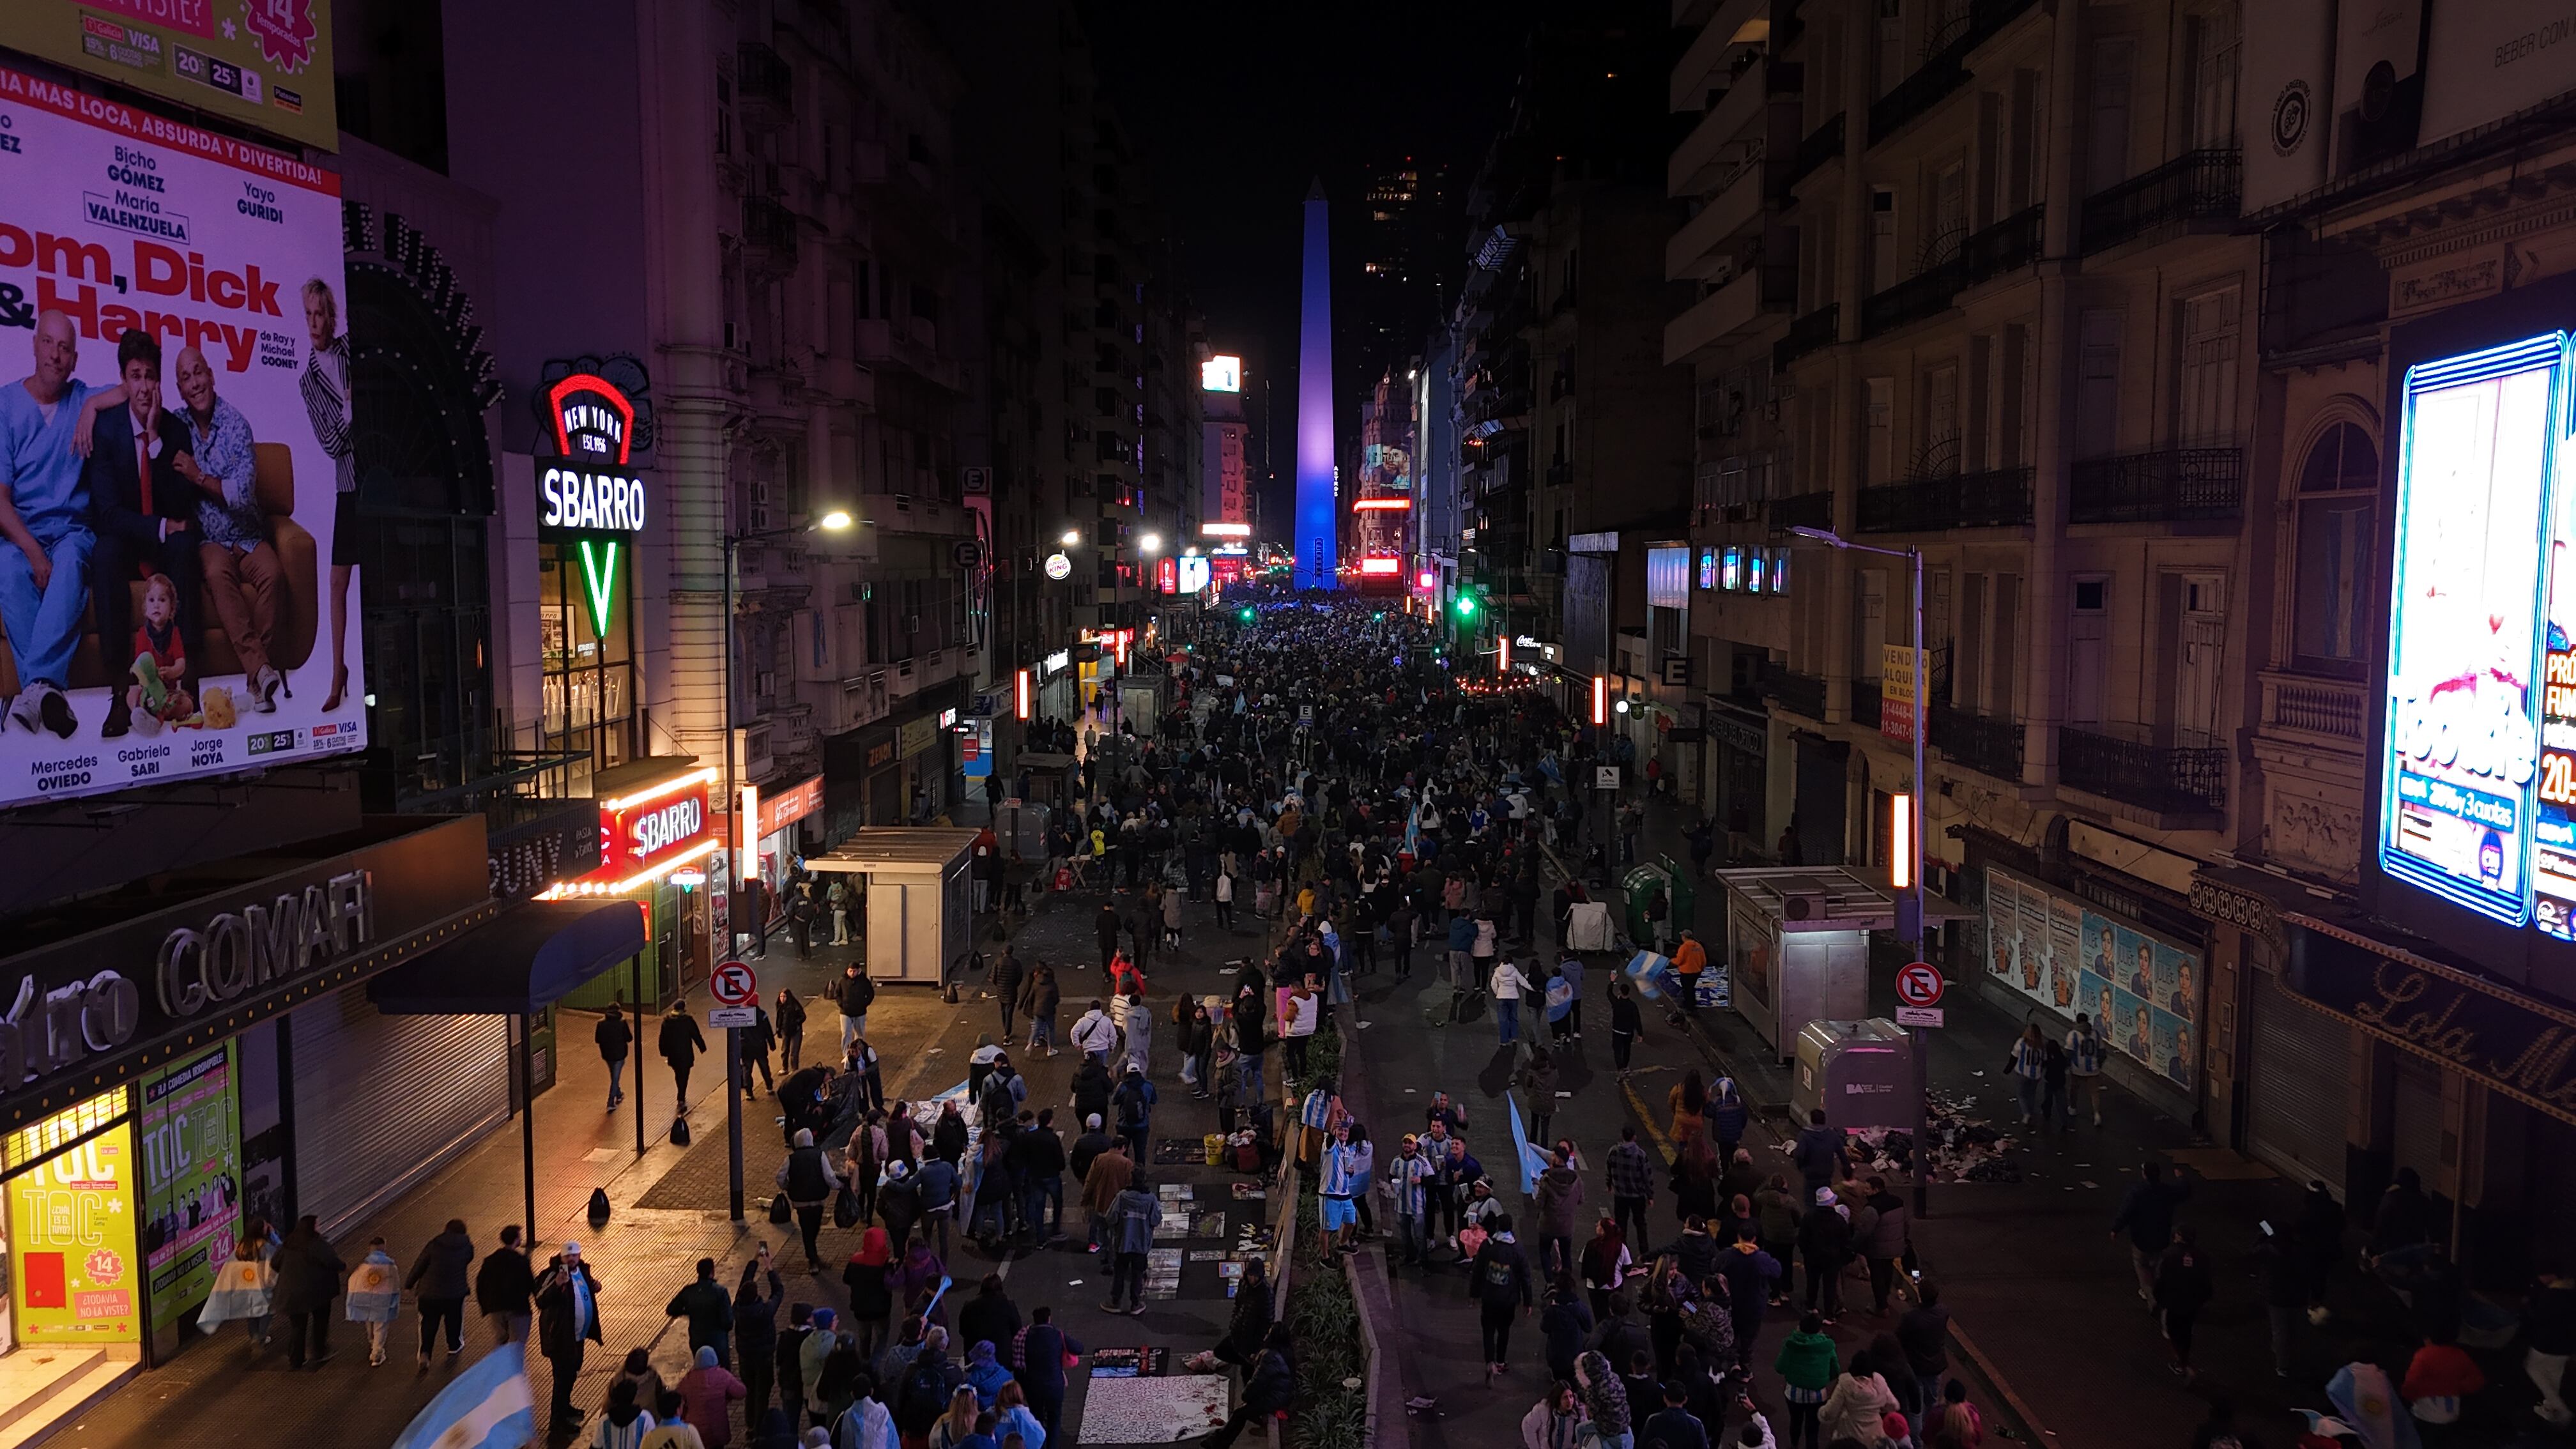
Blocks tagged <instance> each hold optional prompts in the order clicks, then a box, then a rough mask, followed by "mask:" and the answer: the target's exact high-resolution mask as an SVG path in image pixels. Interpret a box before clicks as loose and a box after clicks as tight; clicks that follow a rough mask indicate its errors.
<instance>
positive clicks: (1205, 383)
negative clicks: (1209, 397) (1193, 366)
mask: <svg viewBox="0 0 2576 1449" xmlns="http://www.w3.org/2000/svg"><path fill="white" fill-rule="evenodd" d="M1199 387H1200V388H1201V389H1202V390H1204V391H1207V392H1241V391H1243V359H1242V358H1240V357H1228V356H1227V355H1225V354H1224V353H1221V352H1220V353H1218V354H1217V355H1216V356H1214V357H1211V358H1209V359H1208V360H1207V361H1205V362H1202V363H1200V364H1199Z"/></svg>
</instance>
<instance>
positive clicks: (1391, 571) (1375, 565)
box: [1360, 558, 1404, 576]
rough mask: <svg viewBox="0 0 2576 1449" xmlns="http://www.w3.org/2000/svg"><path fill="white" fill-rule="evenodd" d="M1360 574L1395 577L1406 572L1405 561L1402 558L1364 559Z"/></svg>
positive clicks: (1361, 563)
mask: <svg viewBox="0 0 2576 1449" xmlns="http://www.w3.org/2000/svg"><path fill="white" fill-rule="evenodd" d="M1360 572H1361V573H1364V574H1386V575H1389V576H1393V575H1395V574H1400V573H1402V572H1404V560H1402V559H1400V558H1364V559H1361V560H1360Z"/></svg>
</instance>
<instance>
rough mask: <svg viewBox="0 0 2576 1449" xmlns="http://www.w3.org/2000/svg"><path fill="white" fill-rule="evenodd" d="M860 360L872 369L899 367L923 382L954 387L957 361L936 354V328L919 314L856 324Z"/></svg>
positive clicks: (937, 332)
mask: <svg viewBox="0 0 2576 1449" xmlns="http://www.w3.org/2000/svg"><path fill="white" fill-rule="evenodd" d="M857 342H858V349H859V360H860V361H861V362H863V363H866V364H867V365H868V366H870V367H872V368H881V367H899V368H902V369H904V370H905V371H907V372H910V373H912V374H913V375H914V376H916V377H919V378H920V379H921V380H922V381H924V382H928V383H933V384H936V385H937V386H940V387H943V388H946V389H948V390H949V391H951V392H954V391H956V390H957V386H958V382H957V362H956V359H954V358H949V357H942V356H940V355H939V329H938V328H937V327H936V326H934V325H933V324H931V323H929V322H927V321H924V320H923V319H921V318H919V317H912V318H907V319H905V320H904V321H901V322H891V321H888V320H886V319H884V318H881V317H880V318H872V319H870V320H867V321H863V322H861V323H859V324H858V327H857Z"/></svg>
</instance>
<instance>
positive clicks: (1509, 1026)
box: [1486, 956, 1535, 1046]
mask: <svg viewBox="0 0 2576 1449" xmlns="http://www.w3.org/2000/svg"><path fill="white" fill-rule="evenodd" d="M1486 989H1487V990H1488V991H1491V992H1492V993H1493V997H1494V1032H1495V1034H1496V1035H1497V1036H1498V1037H1499V1038H1501V1040H1502V1044H1503V1045H1505V1046H1510V1045H1512V1044H1513V1043H1515V1042H1517V1041H1519V1040H1520V1036H1521V998H1522V997H1523V996H1525V995H1527V994H1529V993H1530V992H1531V991H1533V990H1534V989H1535V988H1533V987H1532V986H1531V985H1530V979H1529V977H1528V975H1527V974H1526V973H1524V972H1523V971H1522V970H1521V967H1520V963H1519V962H1517V961H1514V960H1513V959H1511V958H1510V957H1508V956H1504V957H1499V958H1497V959H1496V960H1495V963H1494V970H1493V974H1492V975H1491V976H1489V977H1487V978H1486Z"/></svg>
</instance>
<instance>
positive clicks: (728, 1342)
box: [662, 1258, 733, 1363]
mask: <svg viewBox="0 0 2576 1449" xmlns="http://www.w3.org/2000/svg"><path fill="white" fill-rule="evenodd" d="M662 1311H663V1313H664V1314H665V1315H667V1316H669V1317H672V1318H685V1319H687V1320H688V1323H689V1349H690V1351H691V1352H693V1353H694V1352H696V1351H697V1350H699V1349H702V1348H712V1349H714V1350H715V1351H716V1362H718V1363H724V1362H727V1361H728V1360H730V1359H731V1357H732V1349H733V1295H732V1294H730V1293H727V1292H726V1291H725V1290H724V1285H723V1284H721V1283H718V1282H717V1281H716V1260H715V1259H713V1258H700V1259H699V1260H698V1276H697V1278H696V1279H695V1280H694V1281H692V1282H691V1283H689V1285H688V1286H687V1287H684V1288H682V1289H681V1290H680V1291H679V1292H677V1293H674V1294H672V1295H671V1301H670V1303H669V1304H668V1305H666V1306H665V1307H664V1308H663V1310H662Z"/></svg>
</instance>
